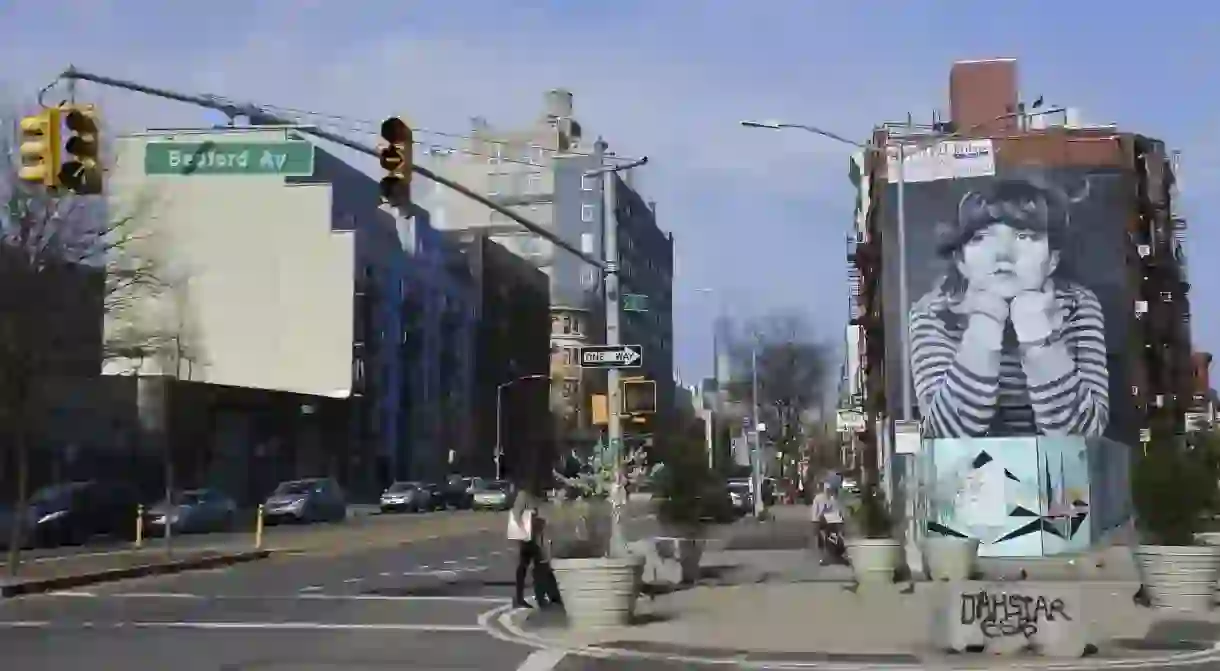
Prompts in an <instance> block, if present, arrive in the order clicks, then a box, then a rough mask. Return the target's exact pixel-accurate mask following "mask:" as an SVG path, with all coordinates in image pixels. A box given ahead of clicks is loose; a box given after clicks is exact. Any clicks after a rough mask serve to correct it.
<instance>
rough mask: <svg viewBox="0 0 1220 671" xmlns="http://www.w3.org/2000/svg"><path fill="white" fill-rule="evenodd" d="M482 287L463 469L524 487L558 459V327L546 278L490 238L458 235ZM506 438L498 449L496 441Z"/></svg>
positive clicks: (468, 233) (479, 234) (467, 233)
mask: <svg viewBox="0 0 1220 671" xmlns="http://www.w3.org/2000/svg"><path fill="white" fill-rule="evenodd" d="M452 237H453V239H455V240H456V241H457V242H458V244H459V246H460V248H461V250H462V253H463V254H464V255H465V257H466V260H467V263H468V265H469V268H470V273H471V275H472V279H473V282H474V285H475V287H476V296H477V303H476V307H477V315H478V327H477V330H476V336H475V346H474V356H473V361H474V405H475V413H474V423H473V425H474V431H473V434H474V441H473V445H472V446H471V449H470V450H469V451H468V452H466V453H465V454H464V455H463V458H462V460H461V463H462V472H463V473H465V474H470V475H480V476H485V477H492V476H494V475H496V474H497V471H496V459H495V449H496V448H497V447H500V448H502V449H503V454H502V456H501V460H500V473H499V474H500V475H502V476H503V477H506V478H510V479H512V480H514V481H516V482H518V483H526V482H529V481H530V478H531V476H532V477H542V478H545V476H546V475H548V474H549V473H550V469H551V464H552V462H553V461H554V455H553V448H554V432H553V430H552V424H551V413H550V407H549V393H548V391H549V388H550V369H549V366H550V346H549V335H550V330H551V317H550V289H549V286H548V281H547V276H546V274H545V273H543V272H542V271H541V270H539V269H538V268H537V267H536V266H534V265H533V264H532V263H530V262H529V261H526V260H525V259H522V258H521V257H519V256H517V255H515V254H513V253H512V252H510V251H508V250H507V249H505V248H504V247H502V246H501V245H499V244H497V243H496V242H495V241H493V240H492V239H491V237H490V236H488V235H487V234H485V233H482V232H479V231H462V232H457V233H454V234H452ZM497 440H499V444H497Z"/></svg>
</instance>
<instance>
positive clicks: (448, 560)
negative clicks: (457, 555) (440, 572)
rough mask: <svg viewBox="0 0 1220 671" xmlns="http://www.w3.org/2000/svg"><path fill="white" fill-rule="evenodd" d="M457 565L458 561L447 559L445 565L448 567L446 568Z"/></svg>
mask: <svg viewBox="0 0 1220 671" xmlns="http://www.w3.org/2000/svg"><path fill="white" fill-rule="evenodd" d="M456 563H457V560H456V559H446V560H445V565H446V566H452V565H454V564H456Z"/></svg>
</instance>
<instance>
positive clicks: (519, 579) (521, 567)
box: [507, 489, 542, 608]
mask: <svg viewBox="0 0 1220 671" xmlns="http://www.w3.org/2000/svg"><path fill="white" fill-rule="evenodd" d="M539 519H540V518H539V516H538V503H537V501H536V500H535V499H534V496H533V494H531V493H530V491H529V490H528V489H522V490H521V491H519V492H517V496H516V497H515V498H514V499H513V506H512V508H511V509H510V510H509V512H508V532H507V537H508V540H509V541H512V542H514V543H516V544H517V574H516V582H515V583H514V587H515V590H516V591H515V592H514V593H513V595H514V596H513V606H514V607H515V608H529V607H530V605H529V603H528V602H527V601H526V600H525V576H526V575H527V574H528V573H529V570H530V567H531V566H533V567H534V574H535V580H534V583H535V585H534V587H535V591H537V587H538V585H537V582H538V581H537V575H538V569H537V566H538V561H539V559H541V551H540V549H539V547H538V535H537V534H538V532H540V531H541V527H542V525H541V524H540V523H538V522H539Z"/></svg>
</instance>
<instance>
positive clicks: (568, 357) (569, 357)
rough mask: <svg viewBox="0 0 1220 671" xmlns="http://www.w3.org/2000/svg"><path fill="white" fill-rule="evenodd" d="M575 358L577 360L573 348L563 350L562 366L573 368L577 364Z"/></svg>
mask: <svg viewBox="0 0 1220 671" xmlns="http://www.w3.org/2000/svg"><path fill="white" fill-rule="evenodd" d="M576 358H577V355H576V348H575V347H565V348H563V365H565V366H575V365H576V364H577V361H576Z"/></svg>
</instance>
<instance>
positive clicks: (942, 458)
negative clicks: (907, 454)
mask: <svg viewBox="0 0 1220 671" xmlns="http://www.w3.org/2000/svg"><path fill="white" fill-rule="evenodd" d="M920 460H921V461H922V462H923V463H922V464H920V466H921V467H920V471H921V473H920V474H921V477H920V481H921V482H922V483H923V487H921V490H922V491H921V493H922V497H921V498H922V499H923V501H922V502H921V505H920V508H921V509H922V510H923V516H924V531H925V532H926V533H928V534H929V535H936V534H941V535H947V536H957V537H972V538H977V539H979V540H980V541H981V542H980V544H979V554H980V555H981V556H990V557H1031V556H1046V555H1055V554H1061V553H1070V552H1079V551H1082V550H1084V549H1086V548H1088V547H1089V546H1090V545H1091V544H1092V542H1093V540H1094V533H1093V530H1092V529H1091V521H1092V520H1091V517H1090V508H1089V503H1090V496H1089V493H1090V487H1089V473H1090V469H1089V450H1088V448H1087V445H1086V441H1085V440H1084V439H1083V438H1078V437H1066V438H1047V437H1041V438H1033V437H1029V438H974V439H938V440H928V441H925V443H924V450H923V451H922V454H921V455H920Z"/></svg>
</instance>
